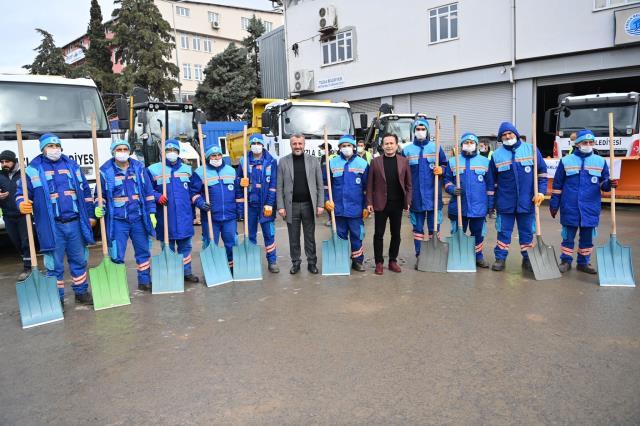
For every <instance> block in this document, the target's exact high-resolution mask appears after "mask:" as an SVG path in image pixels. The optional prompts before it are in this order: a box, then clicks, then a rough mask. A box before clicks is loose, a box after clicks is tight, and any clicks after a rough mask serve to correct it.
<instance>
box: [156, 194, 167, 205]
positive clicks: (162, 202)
mask: <svg viewBox="0 0 640 426" xmlns="http://www.w3.org/2000/svg"><path fill="white" fill-rule="evenodd" d="M167 201H169V199H168V198H167V196H166V195H164V194H162V195H161V196H160V198H158V204H160V205H163V206H166V205H167Z"/></svg>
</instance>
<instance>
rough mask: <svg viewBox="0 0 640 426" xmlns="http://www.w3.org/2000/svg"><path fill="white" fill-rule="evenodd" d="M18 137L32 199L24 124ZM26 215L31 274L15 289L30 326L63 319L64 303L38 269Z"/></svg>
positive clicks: (24, 319)
mask: <svg viewBox="0 0 640 426" xmlns="http://www.w3.org/2000/svg"><path fill="white" fill-rule="evenodd" d="M16 137H17V139H18V156H19V157H20V171H21V175H22V176H21V180H22V190H23V194H24V199H25V201H26V200H28V199H29V195H28V193H27V174H26V172H25V168H24V153H23V149H22V127H21V126H20V125H19V124H16ZM24 218H25V220H26V221H27V236H28V237H29V254H30V256H31V274H30V275H29V276H28V277H27V278H26V279H25V280H24V281H19V282H18V283H17V284H16V293H17V296H18V307H19V308H20V319H21V320H22V328H30V327H35V326H37V325H42V324H48V323H50V322H55V321H60V320H62V319H64V316H63V315H62V304H61V303H60V295H59V294H58V288H57V286H56V278H55V277H47V276H45V275H43V274H42V273H41V272H40V271H39V270H38V259H37V257H36V245H35V244H34V242H33V226H32V224H31V215H30V214H27V215H25V217H24Z"/></svg>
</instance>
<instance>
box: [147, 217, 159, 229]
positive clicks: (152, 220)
mask: <svg viewBox="0 0 640 426" xmlns="http://www.w3.org/2000/svg"><path fill="white" fill-rule="evenodd" d="M149 219H151V226H153V227H154V228H155V227H156V225H157V224H158V219H156V214H155V213H151V214H150V215H149Z"/></svg>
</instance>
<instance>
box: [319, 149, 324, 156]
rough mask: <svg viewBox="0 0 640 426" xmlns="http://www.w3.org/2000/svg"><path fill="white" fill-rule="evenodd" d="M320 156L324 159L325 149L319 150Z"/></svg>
mask: <svg viewBox="0 0 640 426" xmlns="http://www.w3.org/2000/svg"><path fill="white" fill-rule="evenodd" d="M318 154H319V155H320V156H321V157H324V149H319V150H318Z"/></svg>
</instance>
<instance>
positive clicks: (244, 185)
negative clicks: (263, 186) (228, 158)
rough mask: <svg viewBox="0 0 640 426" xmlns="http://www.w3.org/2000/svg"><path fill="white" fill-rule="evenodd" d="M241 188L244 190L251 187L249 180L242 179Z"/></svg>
mask: <svg viewBox="0 0 640 426" xmlns="http://www.w3.org/2000/svg"><path fill="white" fill-rule="evenodd" d="M240 186H241V187H243V188H247V187H248V186H249V178H241V179H240Z"/></svg>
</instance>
